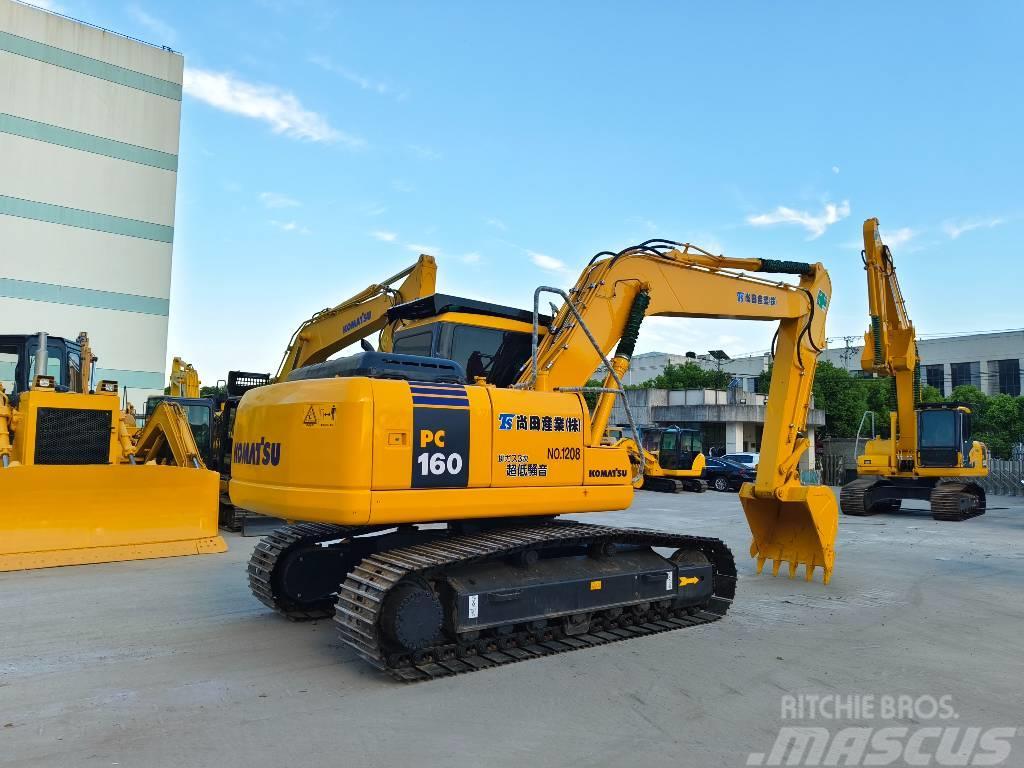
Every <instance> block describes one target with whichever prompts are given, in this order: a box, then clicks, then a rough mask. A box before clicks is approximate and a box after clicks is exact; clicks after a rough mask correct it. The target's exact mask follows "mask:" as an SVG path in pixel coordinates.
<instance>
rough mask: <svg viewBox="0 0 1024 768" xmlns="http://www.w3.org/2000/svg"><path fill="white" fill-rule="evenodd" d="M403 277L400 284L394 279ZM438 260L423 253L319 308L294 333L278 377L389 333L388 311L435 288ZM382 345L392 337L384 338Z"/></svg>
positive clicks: (278, 378) (429, 292)
mask: <svg viewBox="0 0 1024 768" xmlns="http://www.w3.org/2000/svg"><path fill="white" fill-rule="evenodd" d="M399 280H402V283H401V285H399V286H398V287H397V288H395V287H392V286H393V284H394V283H397V282H398V281H399ZM436 281H437V263H436V262H435V261H434V258H433V257H432V256H427V255H426V254H423V255H421V256H420V257H419V259H417V261H416V263H415V264H413V265H412V266H410V267H407V268H406V269H403V270H402V271H401V272H399V273H397V274H395V275H392V276H391V277H389V278H387V279H386V280H383V281H382V282H380V283H374V284H373V285H371V286H368V287H367V288H366V290H364V291H362V292H360V293H358V294H356V295H355V296H353V297H352V298H350V299H347V300H346V301H343V302H342V303H340V304H338V305H337V306H335V307H332V308H330V309H324V310H321V311H319V312H317V313H316V314H315V315H313V316H312V317H311V318H309V320H307V321H306V322H304V323H303V324H302V325H300V326H299V328H298V329H297V330H296V331H295V333H294V334H292V338H291V340H290V341H289V342H288V347H287V349H285V353H284V357H283V358H282V360H281V365H280V366H278V369H277V374H276V375H275V376H274V381H284V380H285V379H287V378H288V374H290V373H291V372H292V371H294V370H295V369H296V368H304V367H306V366H308V365H313V364H315V363H322V362H324V361H325V360H326V359H327V358H329V357H330V356H331V355H333V354H335V353H336V352H340V351H341V350H343V349H344V348H345V347H347V346H349V345H350V344H354V343H355V342H357V341H360V340H361V339H365V338H366V337H367V336H370V335H371V334H373V333H376V332H378V331H381V332H384V333H389V332H390V329H389V328H388V326H387V321H388V318H387V311H388V309H390V308H391V307H393V306H395V305H396V304H402V303H404V302H407V301H412V300H413V299H418V298H420V297H422V296H428V295H430V294H432V293H433V292H434V288H435V284H436ZM381 346H382V348H387V346H388V341H387V340H384V339H382V345H381Z"/></svg>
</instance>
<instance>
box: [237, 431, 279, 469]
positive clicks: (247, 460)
mask: <svg viewBox="0 0 1024 768" xmlns="http://www.w3.org/2000/svg"><path fill="white" fill-rule="evenodd" d="M231 461H232V463H234V464H264V465H266V464H270V465H271V466H274V467H276V466H277V465H278V464H280V463H281V444H280V443H270V442H267V440H266V438H263V437H261V438H260V440H259V442H258V443H257V442H252V443H242V442H236V443H235V446H234V448H233V450H232V456H231Z"/></svg>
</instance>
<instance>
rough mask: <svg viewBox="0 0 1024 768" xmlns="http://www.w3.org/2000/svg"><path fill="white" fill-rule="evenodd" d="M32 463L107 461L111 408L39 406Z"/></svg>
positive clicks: (108, 458)
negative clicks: (102, 409) (33, 461)
mask: <svg viewBox="0 0 1024 768" xmlns="http://www.w3.org/2000/svg"><path fill="white" fill-rule="evenodd" d="M35 463H36V464H108V463H110V411H93V410H87V409H85V408H40V409H39V410H38V411H37V413H36V457H35Z"/></svg>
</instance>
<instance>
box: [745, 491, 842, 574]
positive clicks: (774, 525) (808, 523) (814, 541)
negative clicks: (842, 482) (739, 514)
mask: <svg viewBox="0 0 1024 768" xmlns="http://www.w3.org/2000/svg"><path fill="white" fill-rule="evenodd" d="M779 496H781V498H778V497H773V498H768V499H762V498H758V497H757V496H755V495H754V485H753V484H752V483H746V484H744V486H743V487H742V488H741V489H740V502H741V503H742V504H743V512H744V514H745V515H746V516H747V524H748V525H749V526H750V531H751V533H753V534H754V540H753V542H752V543H751V545H750V556H751V557H754V558H756V559H757V572H758V573H761V571H762V570H763V569H764V565H765V563H766V562H768V561H769V560H771V561H772V575H773V576H778V575H779V569H780V568H781V567H782V564H783V563H788V567H789V578H791V579H793V578H796V574H797V568H798V567H799V566H801V565H802V566H804V576H805V578H806V579H807V581H812V580H813V579H814V569H815V568H817V567H819V566H820V567H821V569H822V580H823V581H824V583H825V584H828V582H829V579H831V578H832V566H833V564H834V563H835V557H836V553H835V542H836V531H837V529H838V527H839V507H838V505H837V504H836V497H835V494H834V493H832V489H831V488H828V487H825V486H820V485H817V486H804V485H789V486H785V487H783V488H782V489H780V491H779Z"/></svg>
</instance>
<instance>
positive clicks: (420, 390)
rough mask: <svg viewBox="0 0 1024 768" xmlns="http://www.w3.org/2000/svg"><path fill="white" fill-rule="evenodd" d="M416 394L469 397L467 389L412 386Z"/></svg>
mask: <svg viewBox="0 0 1024 768" xmlns="http://www.w3.org/2000/svg"><path fill="white" fill-rule="evenodd" d="M410 389H411V390H412V393H413V394H414V395H435V396H437V397H467V395H466V390H464V389H462V390H459V389H428V388H427V387H411V388H410Z"/></svg>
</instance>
